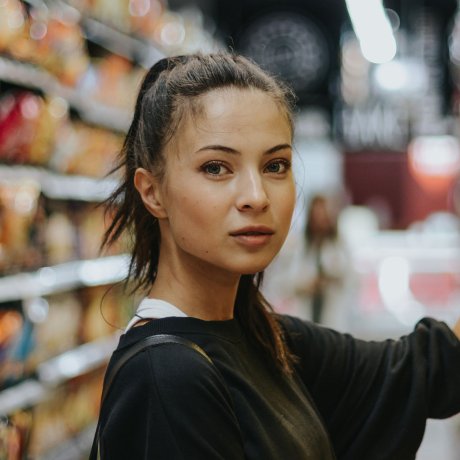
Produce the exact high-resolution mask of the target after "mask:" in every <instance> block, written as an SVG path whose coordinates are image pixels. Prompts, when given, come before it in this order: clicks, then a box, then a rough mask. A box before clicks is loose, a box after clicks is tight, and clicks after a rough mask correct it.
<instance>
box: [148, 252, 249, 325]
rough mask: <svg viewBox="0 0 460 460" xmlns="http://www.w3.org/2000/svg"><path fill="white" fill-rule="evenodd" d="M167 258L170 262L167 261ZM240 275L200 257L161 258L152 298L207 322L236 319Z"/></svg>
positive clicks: (151, 294) (150, 294)
mask: <svg viewBox="0 0 460 460" xmlns="http://www.w3.org/2000/svg"><path fill="white" fill-rule="evenodd" d="M166 261H167V262H166ZM239 280H240V275H237V274H229V273H228V272H225V273H224V272H222V271H221V270H219V269H216V268H215V267H210V266H209V265H205V264H200V263H197V261H196V260H193V261H192V260H189V261H184V260H183V259H182V260H181V263H175V259H174V257H172V258H171V257H161V252H160V260H159V263H158V271H157V277H156V279H155V283H154V284H153V286H152V289H151V291H150V293H149V297H151V298H157V299H161V300H165V301H167V302H170V303H172V304H173V305H175V306H176V307H178V308H179V309H181V310H182V311H183V312H184V313H185V314H186V315H187V316H190V317H194V318H199V319H203V320H207V321H222V320H228V319H232V318H233V314H234V305H235V299H236V293H237V290H238V283H239Z"/></svg>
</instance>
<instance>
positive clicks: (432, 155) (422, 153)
mask: <svg viewBox="0 0 460 460" xmlns="http://www.w3.org/2000/svg"><path fill="white" fill-rule="evenodd" d="M409 158H410V161H411V163H412V165H413V166H414V169H415V170H416V171H418V172H420V173H423V174H428V175H431V176H445V175H451V174H455V173H456V172H458V171H459V170H460V148H459V145H458V141H457V139H456V138H455V137H453V136H421V137H418V138H416V139H414V141H413V142H412V143H411V145H410V146H409Z"/></svg>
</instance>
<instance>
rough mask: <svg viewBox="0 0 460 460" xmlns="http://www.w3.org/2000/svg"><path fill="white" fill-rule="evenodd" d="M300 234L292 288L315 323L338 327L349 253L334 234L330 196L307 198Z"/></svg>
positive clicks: (336, 231) (342, 307) (344, 306)
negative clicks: (301, 243)
mask: <svg viewBox="0 0 460 460" xmlns="http://www.w3.org/2000/svg"><path fill="white" fill-rule="evenodd" d="M304 236H305V238H304V247H303V248H302V250H301V251H299V252H298V256H297V257H295V258H294V263H293V271H292V277H293V279H294V280H295V291H296V293H297V294H298V295H299V296H300V297H301V298H302V301H303V303H304V305H305V308H307V309H310V311H311V318H312V320H313V321H314V322H315V323H324V324H325V325H328V326H330V327H336V328H340V327H341V326H342V325H343V323H344V321H343V317H344V316H345V312H344V311H343V310H344V309H345V308H346V305H345V300H346V299H347V298H348V297H347V294H346V289H347V286H348V283H349V279H348V277H349V275H350V256H349V254H348V251H347V248H346V246H345V244H344V242H343V241H342V240H341V239H340V238H339V235H338V230H337V213H336V211H335V210H333V208H332V200H331V198H329V197H328V196H326V195H325V194H316V195H314V196H313V197H312V198H311V200H310V204H309V207H308V211H307V215H306V223H305V232H304Z"/></svg>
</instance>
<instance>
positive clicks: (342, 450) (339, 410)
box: [286, 319, 460, 460]
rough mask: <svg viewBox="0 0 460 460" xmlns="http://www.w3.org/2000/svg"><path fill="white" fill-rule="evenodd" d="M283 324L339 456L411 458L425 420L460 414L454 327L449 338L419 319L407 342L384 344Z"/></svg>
mask: <svg viewBox="0 0 460 460" xmlns="http://www.w3.org/2000/svg"><path fill="white" fill-rule="evenodd" d="M286 325H287V326H288V331H289V329H290V331H289V332H288V336H287V338H288V339H289V342H290V346H291V348H292V349H293V351H294V353H295V354H296V355H297V356H298V357H299V358H300V361H299V364H298V372H299V374H300V376H301V378H302V380H303V381H304V382H305V384H306V385H307V387H308V389H309V390H310V392H311V394H312V396H313V399H314V400H315V403H316V406H317V407H318V409H319V411H320V413H321V415H322V416H323V419H324V420H325V422H326V425H327V427H328V429H329V432H330V434H331V438H332V441H333V444H334V447H335V449H336V452H337V455H338V457H339V458H341V459H347V460H348V459H356V458H366V459H374V458H391V459H410V458H414V457H415V452H416V450H417V449H418V447H419V445H420V442H421V440H422V437H423V433H424V429H425V423H426V419H427V418H429V417H432V418H445V417H449V416H451V415H454V414H456V413H458V412H460V393H459V391H458V389H459V388H460V343H459V341H458V340H457V336H458V335H459V334H460V331H459V330H458V329H459V327H460V323H457V325H456V326H455V329H454V331H455V332H454V333H453V332H452V330H451V329H450V328H449V327H448V326H447V325H446V324H444V323H441V322H438V321H435V320H432V319H423V320H422V321H420V322H419V323H418V324H417V326H416V327H415V330H414V332H412V333H411V334H409V335H407V336H406V337H402V338H401V339H400V340H387V341H384V342H364V341H362V340H357V339H354V338H353V337H351V336H350V335H348V334H339V333H337V332H335V331H332V330H329V329H326V328H321V327H318V326H316V325H314V324H311V323H307V322H305V323H304V322H301V321H299V320H294V319H291V321H290V324H289V323H287V322H286ZM454 334H455V335H454ZM379 452H380V453H381V452H386V453H387V454H388V455H387V456H386V457H382V456H380V454H379Z"/></svg>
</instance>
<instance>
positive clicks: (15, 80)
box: [0, 57, 132, 132]
mask: <svg viewBox="0 0 460 460" xmlns="http://www.w3.org/2000/svg"><path fill="white" fill-rule="evenodd" d="M0 80H3V81H6V82H9V83H12V84H15V85H21V86H25V87H27V88H32V89H37V90H40V91H43V92H44V93H45V94H49V95H52V96H59V97H62V98H63V99H65V100H66V101H67V102H68V103H69V105H70V106H71V107H73V108H74V109H75V110H77V111H78V113H79V114H80V116H81V117H82V118H83V119H84V120H86V121H87V122H89V123H94V124H97V125H99V126H103V127H105V128H108V129H113V130H116V131H122V132H126V131H127V129H128V126H129V123H130V121H131V117H132V113H130V112H129V111H127V110H122V109H118V108H116V107H109V106H104V105H103V104H100V103H98V102H95V101H94V100H91V99H90V98H88V97H87V95H84V94H81V93H80V92H79V91H78V90H75V89H73V88H70V87H67V86H64V85H62V84H61V83H59V81H58V80H57V79H56V78H55V77H53V76H52V75H51V74H49V73H48V72H46V71H45V70H43V69H40V68H38V67H37V66H34V65H32V64H29V63H24V62H19V61H14V60H11V59H8V58H6V57H0Z"/></svg>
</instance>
